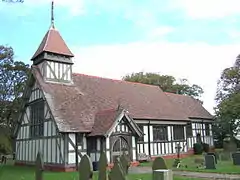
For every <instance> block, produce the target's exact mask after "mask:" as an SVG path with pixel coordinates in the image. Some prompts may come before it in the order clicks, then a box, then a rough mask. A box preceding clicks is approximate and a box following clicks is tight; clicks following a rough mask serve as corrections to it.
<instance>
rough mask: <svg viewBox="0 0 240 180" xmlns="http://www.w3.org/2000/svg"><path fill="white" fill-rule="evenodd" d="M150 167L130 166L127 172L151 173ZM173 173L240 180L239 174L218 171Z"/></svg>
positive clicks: (214, 178) (193, 176) (204, 177)
mask: <svg viewBox="0 0 240 180" xmlns="http://www.w3.org/2000/svg"><path fill="white" fill-rule="evenodd" d="M151 172H152V169H151V167H130V168H129V173H133V174H143V173H151ZM173 174H174V175H177V176H186V177H192V178H202V179H208V180H211V179H212V180H220V179H221V180H222V179H224V180H240V175H233V174H219V173H205V172H189V171H173Z"/></svg>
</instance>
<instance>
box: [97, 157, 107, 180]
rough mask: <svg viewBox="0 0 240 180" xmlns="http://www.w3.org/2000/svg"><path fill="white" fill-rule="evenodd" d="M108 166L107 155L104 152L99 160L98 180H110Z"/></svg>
mask: <svg viewBox="0 0 240 180" xmlns="http://www.w3.org/2000/svg"><path fill="white" fill-rule="evenodd" d="M107 165H108V162H107V156H106V153H105V152H102V153H101V155H100V159H99V166H98V167H99V168H98V171H99V173H98V180H107V179H108V177H107V171H106V169H107Z"/></svg>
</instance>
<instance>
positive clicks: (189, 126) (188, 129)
mask: <svg viewBox="0 0 240 180" xmlns="http://www.w3.org/2000/svg"><path fill="white" fill-rule="evenodd" d="M186 131H187V132H186V133H187V137H192V136H193V132H192V131H193V130H192V123H187V126H186Z"/></svg>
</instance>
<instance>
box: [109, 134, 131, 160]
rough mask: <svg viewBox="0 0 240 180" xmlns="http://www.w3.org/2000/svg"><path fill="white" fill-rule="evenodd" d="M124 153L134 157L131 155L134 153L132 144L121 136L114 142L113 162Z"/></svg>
mask: <svg viewBox="0 0 240 180" xmlns="http://www.w3.org/2000/svg"><path fill="white" fill-rule="evenodd" d="M123 153H125V154H126V155H128V157H129V158H130V159H132V157H131V154H132V153H130V146H129V144H128V142H127V140H126V139H124V138H123V137H121V136H120V137H118V138H117V139H116V141H115V143H114V144H113V148H112V153H111V154H112V160H113V162H115V160H116V158H117V157H119V156H121V155H122V154H123Z"/></svg>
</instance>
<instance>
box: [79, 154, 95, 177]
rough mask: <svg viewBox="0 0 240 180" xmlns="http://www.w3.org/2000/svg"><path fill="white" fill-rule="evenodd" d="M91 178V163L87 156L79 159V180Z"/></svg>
mask: <svg viewBox="0 0 240 180" xmlns="http://www.w3.org/2000/svg"><path fill="white" fill-rule="evenodd" d="M92 177H93V168H92V163H91V161H90V158H89V156H88V155H86V154H85V155H84V156H83V157H82V158H81V161H80V164H79V180H90V179H92Z"/></svg>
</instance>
